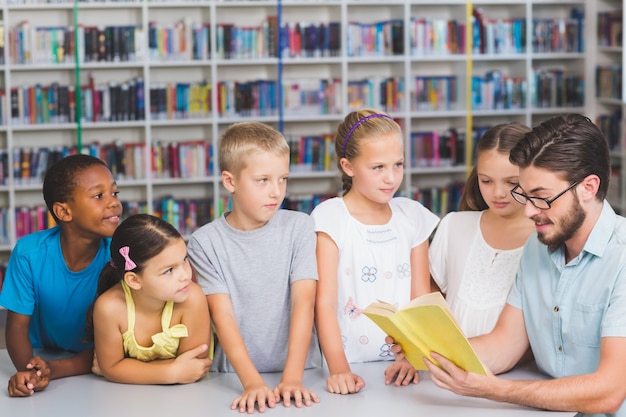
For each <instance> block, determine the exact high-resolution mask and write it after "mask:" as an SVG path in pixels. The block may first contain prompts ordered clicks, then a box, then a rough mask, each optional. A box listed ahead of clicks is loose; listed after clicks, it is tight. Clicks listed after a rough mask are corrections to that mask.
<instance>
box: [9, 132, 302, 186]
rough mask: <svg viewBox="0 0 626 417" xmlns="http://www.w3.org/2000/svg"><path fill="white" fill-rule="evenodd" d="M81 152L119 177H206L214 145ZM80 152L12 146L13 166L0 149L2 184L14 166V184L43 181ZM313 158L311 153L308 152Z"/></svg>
mask: <svg viewBox="0 0 626 417" xmlns="http://www.w3.org/2000/svg"><path fill="white" fill-rule="evenodd" d="M81 152H82V153H85V154H88V155H92V156H95V157H97V158H100V159H102V160H103V161H104V162H106V164H107V166H108V167H109V169H110V170H111V172H112V173H113V175H114V177H115V178H116V179H117V180H118V181H119V180H140V179H145V178H146V172H147V169H149V170H150V171H149V173H148V175H150V176H151V178H156V179H164V178H185V179H189V178H206V177H208V176H210V175H212V173H213V169H214V165H213V164H214V158H213V147H212V144H211V143H210V141H208V140H204V139H199V140H183V141H161V140H158V139H155V142H154V143H153V144H152V147H151V150H150V153H149V154H146V145H145V144H144V143H122V142H121V141H114V142H112V143H108V144H102V143H100V142H92V143H89V144H85V145H83V147H82V150H81ZM75 153H77V148H76V147H75V146H72V147H68V146H55V147H38V148H34V147H21V148H14V149H13V150H12V166H11V163H10V161H9V158H8V150H7V149H2V150H0V184H2V185H6V184H8V181H9V170H12V174H13V180H14V182H15V184H19V185H28V184H41V183H42V181H43V177H44V175H45V173H46V171H47V170H48V168H49V167H50V166H51V165H52V164H54V163H55V162H57V161H58V160H59V159H62V158H64V157H65V156H67V155H72V154H75ZM307 158H309V159H310V158H311V156H307Z"/></svg>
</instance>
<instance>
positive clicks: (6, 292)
mask: <svg viewBox="0 0 626 417" xmlns="http://www.w3.org/2000/svg"><path fill="white" fill-rule="evenodd" d="M43 197H44V200H45V202H46V205H47V207H48V210H49V211H50V213H51V214H52V217H53V218H54V220H55V221H56V223H57V226H55V227H53V228H51V229H48V230H43V231H40V232H36V233H32V234H30V235H27V236H24V237H23V238H21V239H20V240H19V241H18V242H17V244H16V245H15V248H14V249H13V251H12V253H11V257H10V258H9V264H8V266H7V270H6V276H5V280H4V283H3V286H2V291H1V292H0V305H2V306H3V307H5V308H6V309H7V310H8V314H7V323H6V341H7V350H8V352H9V355H10V357H11V360H12V362H13V365H14V366H15V368H16V369H17V373H16V374H15V375H13V376H12V377H11V378H10V380H9V385H8V391H9V395H10V396H12V397H23V396H29V395H32V394H33V393H34V392H35V391H41V390H43V389H44V388H45V387H47V386H48V383H49V382H50V380H51V379H56V378H62V377H66V376H71V375H80V374H85V373H88V372H90V369H91V364H92V360H93V344H91V343H89V342H88V341H87V337H86V332H85V318H86V313H87V310H88V308H89V306H90V305H91V304H92V303H93V300H94V297H95V295H96V287H97V285H98V277H99V275H100V272H101V271H102V268H103V266H104V265H105V264H106V263H107V262H108V261H109V244H110V240H111V239H110V237H111V235H113V231H114V230H115V228H116V227H117V225H118V223H119V221H120V217H121V215H122V205H121V203H120V201H119V198H118V191H117V184H116V183H115V180H114V179H113V175H112V174H111V171H110V170H109V169H108V168H107V166H106V164H105V163H104V162H103V161H102V160H100V159H98V158H95V157H92V156H88V155H71V156H68V157H66V158H63V159H61V160H60V161H58V162H57V163H56V164H54V165H53V166H52V167H50V169H49V170H48V172H47V173H46V176H45V179H44V183H43ZM35 349H46V350H50V351H59V352H63V353H64V355H63V357H62V358H60V359H55V360H45V359H43V358H42V357H40V356H34V354H33V351H34V350H35ZM65 353H67V355H66V354H65Z"/></svg>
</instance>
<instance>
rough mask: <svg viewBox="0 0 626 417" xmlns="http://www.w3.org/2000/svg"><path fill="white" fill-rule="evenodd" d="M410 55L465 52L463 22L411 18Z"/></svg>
mask: <svg viewBox="0 0 626 417" xmlns="http://www.w3.org/2000/svg"><path fill="white" fill-rule="evenodd" d="M410 24H411V26H410V27H409V42H410V47H411V55H413V56H420V55H449V54H464V53H465V23H464V22H461V21H458V20H445V19H429V18H415V17H412V18H411V23H410Z"/></svg>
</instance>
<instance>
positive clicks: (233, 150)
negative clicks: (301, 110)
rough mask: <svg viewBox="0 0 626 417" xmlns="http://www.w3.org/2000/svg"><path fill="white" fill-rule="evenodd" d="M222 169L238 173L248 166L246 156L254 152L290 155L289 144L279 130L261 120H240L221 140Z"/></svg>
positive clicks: (230, 127) (226, 131) (225, 132)
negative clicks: (260, 121)
mask: <svg viewBox="0 0 626 417" xmlns="http://www.w3.org/2000/svg"><path fill="white" fill-rule="evenodd" d="M218 152H219V166H220V170H221V171H228V172H230V173H231V174H233V175H238V174H239V173H240V172H241V171H242V170H243V169H244V168H245V167H246V158H245V157H246V156H247V155H250V154H251V153H253V152H270V153H273V154H275V155H279V156H284V155H287V156H289V145H288V144H287V141H286V140H285V137H284V136H283V135H282V133H280V132H279V131H278V130H276V129H274V128H272V127H270V126H268V125H266V124H263V123H259V122H240V123H234V124H233V125H231V126H229V127H228V128H227V129H226V130H225V131H224V132H223V133H222V136H221V137H220V141H219V147H218Z"/></svg>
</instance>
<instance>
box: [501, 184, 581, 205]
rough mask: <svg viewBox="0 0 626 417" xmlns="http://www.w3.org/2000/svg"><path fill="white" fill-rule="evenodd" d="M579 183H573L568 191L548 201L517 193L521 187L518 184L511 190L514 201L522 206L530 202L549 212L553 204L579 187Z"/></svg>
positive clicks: (565, 190)
mask: <svg viewBox="0 0 626 417" xmlns="http://www.w3.org/2000/svg"><path fill="white" fill-rule="evenodd" d="M578 183H579V181H576V182H575V183H573V184H572V185H570V186H569V187H567V188H566V189H564V190H563V191H561V192H560V193H558V194H557V195H555V196H554V197H552V198H551V199H547V198H543V197H530V196H527V195H526V194H522V193H520V192H518V191H516V190H517V189H519V188H520V185H519V184H517V185H516V186H515V188H513V189H512V190H511V196H512V197H513V200H515V201H517V202H518V203H520V204H523V205H526V203H527V202H528V201H530V204H532V205H533V206H535V207H536V208H538V209H539V210H548V209H549V208H551V207H552V203H554V202H555V201H556V199H557V198H559V197H561V196H562V195H563V194H565V193H566V192H568V191H569V190H571V189H572V188H574V187H575V186H577V185H578Z"/></svg>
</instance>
